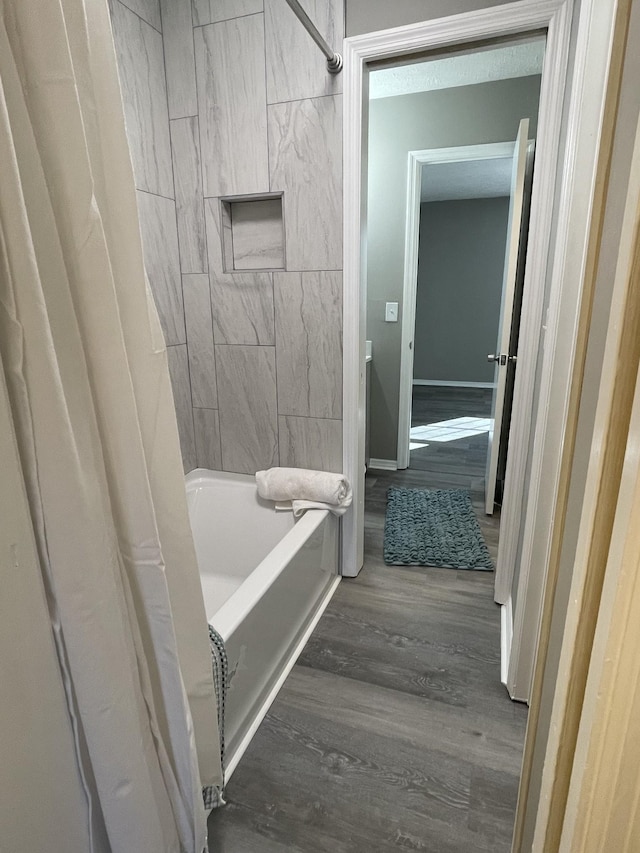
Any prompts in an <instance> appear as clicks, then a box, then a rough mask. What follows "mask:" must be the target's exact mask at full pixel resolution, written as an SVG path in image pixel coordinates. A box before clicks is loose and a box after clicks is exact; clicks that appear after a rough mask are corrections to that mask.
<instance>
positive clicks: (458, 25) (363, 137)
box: [342, 0, 593, 577]
mask: <svg viewBox="0 0 640 853" xmlns="http://www.w3.org/2000/svg"><path fill="white" fill-rule="evenodd" d="M591 2H593V0H591ZM571 9H572V2H571V0H520V2H515V3H508V4H504V5H502V6H496V7H493V8H489V9H482V10H478V11H474V12H466V13H464V14H460V15H452V16H450V17H446V18H439V19H436V20H433V21H426V22H423V23H420V24H412V25H410V26H406V27H397V28H395V29H392V30H383V31H381V32H377V33H371V34H366V35H362V36H354V37H352V38H347V39H345V41H344V156H343V160H344V314H343V316H344V321H343V327H344V368H343V370H344V373H343V423H344V430H343V470H344V472H345V474H346V475H347V476H348V477H349V479H350V481H351V483H352V486H353V494H354V499H353V505H352V508H351V510H350V511H349V512H348V513H347V514H346V515H345V516H344V518H343V528H342V533H343V535H342V573H343V575H345V576H347V577H354V576H355V575H357V573H358V571H359V570H360V568H361V567H362V560H363V550H364V544H363V542H364V464H363V460H364V424H365V393H364V392H365V382H364V379H365V370H364V368H365V343H364V341H365V327H366V251H365V248H366V220H367V212H366V203H367V199H366V186H367V182H366V176H367V126H368V88H369V69H368V64H369V63H370V62H372V61H375V60H380V59H387V58H392V57H396V56H398V57H399V56H406V55H407V54H411V53H419V52H424V51H425V50H429V49H431V50H435V49H437V48H442V47H446V46H452V45H458V44H469V43H473V42H477V41H481V40H483V39H487V38H495V37H500V36H510V35H519V34H521V33H524V32H531V31H534V30H539V29H545V30H547V45H546V51H545V59H544V66H543V73H542V85H541V91H540V105H539V113H538V133H537V136H538V139H539V148H538V151H537V158H538V159H537V176H538V191H537V193H535V195H536V197H535V198H532V207H531V224H530V231H531V234H532V235H533V236H535V235H536V234H538V235H539V234H541V233H542V232H543V231H544V230H545V229H544V228H543V227H541V226H543V225H544V223H547V224H548V223H549V222H550V220H551V217H552V214H553V208H554V202H555V201H556V186H557V182H556V169H557V166H558V161H559V148H560V146H559V142H560V132H561V125H562V110H563V101H564V94H565V76H566V69H567V62H568V53H569V36H570V24H571ZM568 201H569V200H568V199H565V205H566V204H567V203H568ZM564 214H565V216H566V215H567V208H566V207H565V208H564ZM548 230H549V229H548V228H547V229H546V231H547V232H548ZM530 251H531V255H532V262H531V264H530V265H529V270H528V272H529V275H530V276H531V277H533V276H534V275H535V281H537V282H538V287H537V289H536V290H534V289H533V288H532V287H531V286H527V285H526V284H525V295H526V294H527V293H528V296H529V302H530V303H531V302H534V299H533V297H534V294H535V297H536V300H535V304H529V305H528V306H527V305H525V304H523V317H524V318H525V320H524V322H523V328H522V335H521V340H520V344H521V346H522V347H524V346H529V347H531V346H533V348H534V350H535V351H537V350H538V346H539V341H538V339H537V334H536V332H537V330H538V329H539V328H540V326H541V322H542V313H543V304H542V300H543V294H542V293H540V290H541V288H540V286H539V282H540V280H541V272H542V281H544V274H545V273H546V267H547V253H548V242H547V241H544V242H542V244H541V245H538V246H537V247H536V248H535V249H533V248H532V249H531V250H530ZM534 252H535V254H534ZM559 288H560V282H559V281H558V278H557V276H556V278H555V279H554V282H552V283H551V297H552V298H556V299H557V298H558V293H557V291H558V289H559ZM525 312H526V313H525ZM534 330H536V331H534ZM532 335H534V336H535V339H534V340H532V339H531V338H532ZM522 374H524V371H522V373H521V382H520V385H521V388H522V393H523V394H526V395H527V396H528V397H529V399H531V400H532V398H533V392H534V383H535V375H532V376H527V377H525V376H523V375H522ZM514 404H515V401H514ZM531 409H532V405H529V407H528V410H529V411H531ZM530 427H531V425H530V424H524V425H523V433H524V434H523V435H522V436H518V439H517V440H518V443H519V444H520V445H521V446H522V447H523V448H524V451H523V454H518V453H515V452H514V453H512V460H511V465H512V466H515V465H518V464H521V465H523V466H526V461H527V458H526V457H527V453H526V451H527V449H528V444H529V430H530ZM512 514H513V515H514V516H515V518H514V521H515V522H516V523H515V524H512V526H514V527H515V529H518V530H519V529H520V523H521V518H520V515H521V507H515V506H514V507H513V513H512Z"/></svg>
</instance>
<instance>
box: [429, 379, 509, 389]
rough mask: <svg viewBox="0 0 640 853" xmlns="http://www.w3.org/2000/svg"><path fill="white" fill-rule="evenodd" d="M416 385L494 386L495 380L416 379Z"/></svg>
mask: <svg viewBox="0 0 640 853" xmlns="http://www.w3.org/2000/svg"><path fill="white" fill-rule="evenodd" d="M413 384H414V385H437V386H440V387H443V388H493V382H454V381H453V380H448V379H414V380H413Z"/></svg>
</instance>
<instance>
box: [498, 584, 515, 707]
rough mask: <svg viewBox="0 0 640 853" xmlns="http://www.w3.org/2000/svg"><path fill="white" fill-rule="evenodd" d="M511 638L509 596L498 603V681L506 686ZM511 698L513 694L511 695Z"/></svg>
mask: <svg viewBox="0 0 640 853" xmlns="http://www.w3.org/2000/svg"><path fill="white" fill-rule="evenodd" d="M512 640H513V602H512V599H511V596H509V598H508V599H507V603H506V604H501V605H500V681H501V682H502V683H503V684H504V686H505V687H506V686H507V673H508V672H509V659H510V658H511V643H512ZM511 698H512V699H513V696H512V697H511Z"/></svg>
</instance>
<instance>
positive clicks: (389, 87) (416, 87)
mask: <svg viewBox="0 0 640 853" xmlns="http://www.w3.org/2000/svg"><path fill="white" fill-rule="evenodd" d="M544 47H545V40H544V38H543V37H542V36H541V37H539V38H536V39H532V40H531V41H527V42H521V43H518V44H512V45H505V46H504V47H496V48H490V49H487V50H479V51H476V52H474V53H465V54H460V55H457V56H447V57H444V58H442V59H427V60H424V61H422V62H418V63H416V64H415V65H398V66H396V67H395V68H381V69H379V70H377V71H372V72H371V74H370V75H369V97H370V98H391V97H395V96H396V95H410V94H412V93H414V92H429V91H431V90H432V89H450V88H453V87H454V86H469V85H471V84H473V83H488V82H490V81H492V80H507V79H509V78H511V77H529V76H530V75H532V74H540V73H541V72H542V61H543V58H544Z"/></svg>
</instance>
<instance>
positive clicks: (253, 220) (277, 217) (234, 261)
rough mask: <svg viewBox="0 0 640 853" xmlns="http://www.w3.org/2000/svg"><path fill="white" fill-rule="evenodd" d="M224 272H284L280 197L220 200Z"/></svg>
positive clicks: (273, 195)
mask: <svg viewBox="0 0 640 853" xmlns="http://www.w3.org/2000/svg"><path fill="white" fill-rule="evenodd" d="M220 207H221V210H220V214H221V221H222V251H223V259H224V270H225V272H246V271H247V270H284V269H285V262H284V223H283V212H282V194H281V193H280V194H272V195H259V196H254V195H251V196H234V197H229V198H221V199H220Z"/></svg>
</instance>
